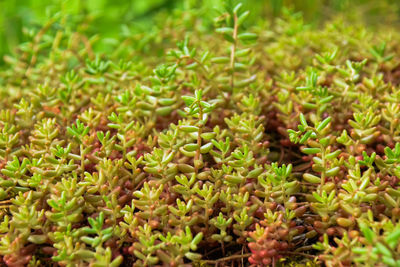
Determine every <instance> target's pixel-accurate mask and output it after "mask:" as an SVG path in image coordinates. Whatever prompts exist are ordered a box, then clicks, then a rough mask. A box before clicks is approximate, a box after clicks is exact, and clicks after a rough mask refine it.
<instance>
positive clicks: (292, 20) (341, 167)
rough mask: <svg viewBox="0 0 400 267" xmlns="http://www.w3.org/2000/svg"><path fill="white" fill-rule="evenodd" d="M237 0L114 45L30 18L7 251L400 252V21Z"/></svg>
mask: <svg viewBox="0 0 400 267" xmlns="http://www.w3.org/2000/svg"><path fill="white" fill-rule="evenodd" d="M224 6H225V8H224V10H220V11H221V12H220V13H219V16H217V17H216V19H215V21H214V25H213V26H211V25H209V26H210V27H212V28H214V30H211V28H207V27H203V26H201V25H200V24H199V21H200V20H201V18H200V17H199V16H198V15H197V14H196V12H195V11H193V10H186V11H177V12H176V13H174V14H173V15H169V16H166V17H163V19H162V21H160V23H159V24H160V25H162V27H159V28H155V29H154V30H152V31H150V32H148V33H144V34H142V35H131V36H130V35H129V34H125V35H124V36H122V37H121V40H120V43H119V44H118V45H117V46H116V48H115V49H113V51H111V52H110V53H102V54H101V53H96V52H95V51H94V50H93V49H92V48H93V46H94V45H95V43H96V41H97V40H98V39H99V37H98V36H86V35H84V34H82V31H80V30H79V29H78V28H79V27H85V25H86V24H84V23H83V22H82V21H80V22H79V23H80V24H79V23H77V22H76V21H70V20H69V19H68V18H67V17H64V16H61V15H60V13H55V14H53V15H52V16H51V18H50V19H49V20H48V22H47V23H46V24H45V25H44V26H43V27H41V28H38V27H34V28H32V29H28V30H27V31H26V36H27V37H26V38H27V39H26V42H24V43H21V44H20V45H19V46H18V47H17V48H16V51H17V52H16V53H15V54H14V55H13V56H6V57H5V58H4V60H5V62H6V65H5V66H4V67H3V68H2V71H1V72H0V97H1V99H0V108H1V109H0V169H1V174H0V201H1V202H0V205H1V206H0V208H1V213H0V221H1V223H0V255H1V263H2V264H3V265H7V266H58V265H59V266H97V267H100V266H110V267H114V266H132V265H133V266H269V265H271V266H281V265H288V266H296V265H298V266H319V265H325V266H352V265H358V266H400V245H399V244H400V243H399V240H400V184H399V178H400V88H399V84H400V74H399V73H400V67H399V55H400V45H399V43H400V34H399V33H398V32H396V31H395V30H394V29H393V30H392V29H391V27H390V25H386V26H385V27H383V26H381V27H378V28H368V27H366V26H363V24H362V23H357V22H354V21H352V23H346V21H345V20H341V19H332V20H330V21H328V22H326V23H325V24H324V26H322V27H320V28H312V27H309V26H308V25H307V24H306V23H304V22H303V18H302V15H301V14H298V13H296V12H293V11H291V10H286V9H285V10H284V11H283V14H282V16H281V17H279V18H277V19H275V20H274V21H273V22H272V23H270V21H269V20H265V21H264V23H259V24H255V25H252V24H251V23H249V22H248V21H249V18H250V17H251V14H250V12H249V11H247V10H246V9H245V8H244V7H243V6H242V5H241V4H240V3H232V2H226V4H225V5H224ZM77 24H79V25H80V26H79V27H78V26H77ZM82 25H83V26H82ZM88 25H89V24H88ZM86 26H87V25H86ZM87 27H89V26H87Z"/></svg>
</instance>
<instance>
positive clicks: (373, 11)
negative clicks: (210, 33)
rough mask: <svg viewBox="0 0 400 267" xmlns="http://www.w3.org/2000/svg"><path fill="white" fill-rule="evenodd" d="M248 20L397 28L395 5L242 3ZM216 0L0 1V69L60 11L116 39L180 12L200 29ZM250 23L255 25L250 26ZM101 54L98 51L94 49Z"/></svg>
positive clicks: (399, 5)
mask: <svg viewBox="0 0 400 267" xmlns="http://www.w3.org/2000/svg"><path fill="white" fill-rule="evenodd" d="M242 2H243V3H244V4H245V6H246V8H248V9H250V10H251V11H252V13H253V16H252V19H253V20H257V19H260V20H271V19H273V18H274V17H276V16H279V15H280V14H281V12H282V10H283V8H285V7H290V8H293V9H294V10H296V11H301V12H302V13H303V15H304V19H305V21H306V22H307V23H310V24H312V25H320V24H321V22H323V21H324V20H325V19H327V18H329V17H332V16H335V15H346V16H348V17H351V16H353V17H354V16H358V17H359V16H362V17H363V18H362V19H363V20H364V21H365V22H366V23H368V24H370V25H377V24H379V23H398V20H399V14H400V11H399V10H400V1H399V0H243V1H242ZM221 3H222V0H0V64H2V58H3V56H4V55H5V54H8V53H12V51H13V50H14V48H15V47H16V46H17V45H18V44H20V43H22V42H24V41H26V37H25V35H24V29H28V28H32V27H36V28H40V27H41V25H43V24H44V23H45V22H46V20H48V19H49V17H51V16H54V14H55V13H57V12H60V13H61V14H62V15H66V16H68V17H69V18H70V19H72V20H76V22H77V25H79V23H81V24H82V23H83V22H84V20H83V18H90V23H87V24H86V25H88V26H87V27H86V28H85V33H87V34H88V35H92V34H99V35H100V36H101V37H102V38H110V39H112V38H114V39H118V37H119V36H121V32H123V31H124V30H125V32H126V31H127V29H128V32H130V33H139V32H146V31H150V29H151V28H152V27H155V25H162V24H160V23H158V24H157V23H156V21H157V19H159V18H160V17H162V16H164V17H165V16H166V15H167V16H168V15H171V14H179V11H182V10H191V11H192V12H196V13H197V14H198V16H199V17H200V18H202V19H203V22H204V25H207V24H208V25H211V23H212V18H213V17H214V16H215V15H216V14H217V13H216V12H214V11H213V10H215V9H218V6H219V5H221ZM253 22H255V21H253ZM99 49H101V47H100V48H99Z"/></svg>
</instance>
